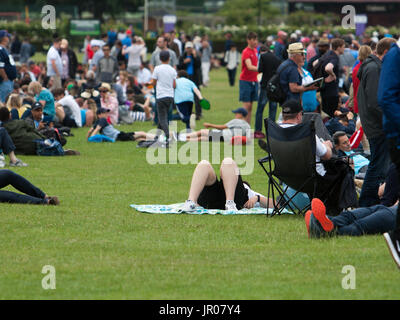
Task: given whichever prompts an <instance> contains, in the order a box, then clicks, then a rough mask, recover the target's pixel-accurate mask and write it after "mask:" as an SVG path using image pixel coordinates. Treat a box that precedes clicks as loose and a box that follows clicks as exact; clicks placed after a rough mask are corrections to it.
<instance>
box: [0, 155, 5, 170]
mask: <svg viewBox="0 0 400 320" xmlns="http://www.w3.org/2000/svg"><path fill="white" fill-rule="evenodd" d="M5 166H6V158H5V157H4V155H3V154H2V153H1V154H0V168H4V167H5Z"/></svg>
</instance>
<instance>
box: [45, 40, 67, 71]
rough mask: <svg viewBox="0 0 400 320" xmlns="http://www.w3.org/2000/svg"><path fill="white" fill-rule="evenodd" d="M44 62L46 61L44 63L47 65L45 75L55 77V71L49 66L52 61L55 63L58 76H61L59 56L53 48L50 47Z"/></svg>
mask: <svg viewBox="0 0 400 320" xmlns="http://www.w3.org/2000/svg"><path fill="white" fill-rule="evenodd" d="M46 60H47V61H46V63H47V75H48V76H49V77H52V76H55V75H56V71H55V70H54V69H53V66H52V64H51V61H52V60H54V61H55V63H56V67H57V71H58V74H59V75H60V76H61V73H62V71H63V70H62V61H61V56H60V54H59V53H58V51H57V50H56V49H55V48H54V47H53V46H51V47H50V49H49V51H48V52H47V57H46Z"/></svg>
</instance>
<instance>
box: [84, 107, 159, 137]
mask: <svg viewBox="0 0 400 320" xmlns="http://www.w3.org/2000/svg"><path fill="white" fill-rule="evenodd" d="M109 113H110V109H105V108H100V109H99V110H97V118H98V120H97V121H96V122H95V124H94V125H93V127H92V128H91V129H90V130H89V131H88V133H87V139H88V141H91V140H92V139H90V138H93V137H95V136H97V135H103V136H106V137H107V138H108V139H111V141H141V140H146V137H147V139H154V138H155V135H151V134H147V133H146V132H144V131H137V132H124V131H119V130H117V129H115V128H114V126H113V125H112V124H110V123H108V121H107V117H108V115H109ZM107 138H106V139H107ZM93 139H94V138H93Z"/></svg>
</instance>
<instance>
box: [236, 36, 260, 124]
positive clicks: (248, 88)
mask: <svg viewBox="0 0 400 320" xmlns="http://www.w3.org/2000/svg"><path fill="white" fill-rule="evenodd" d="M257 45H258V38H257V34H256V33H254V32H249V33H248V34H247V47H246V48H245V49H244V50H243V52H242V72H241V74H240V78H239V101H241V102H242V103H243V108H245V109H246V110H247V112H248V113H247V117H246V121H247V122H248V123H249V124H250V121H251V109H252V106H253V101H257V100H258V80H257V75H258V67H257V66H258V56H257Z"/></svg>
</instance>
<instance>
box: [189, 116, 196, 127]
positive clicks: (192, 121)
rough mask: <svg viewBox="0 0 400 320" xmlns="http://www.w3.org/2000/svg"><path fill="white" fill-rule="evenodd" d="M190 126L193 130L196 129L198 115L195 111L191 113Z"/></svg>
mask: <svg viewBox="0 0 400 320" xmlns="http://www.w3.org/2000/svg"><path fill="white" fill-rule="evenodd" d="M189 126H190V129H192V130H193V131H194V130H195V129H196V115H195V114H194V113H192V114H191V115H190V122H189Z"/></svg>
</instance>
